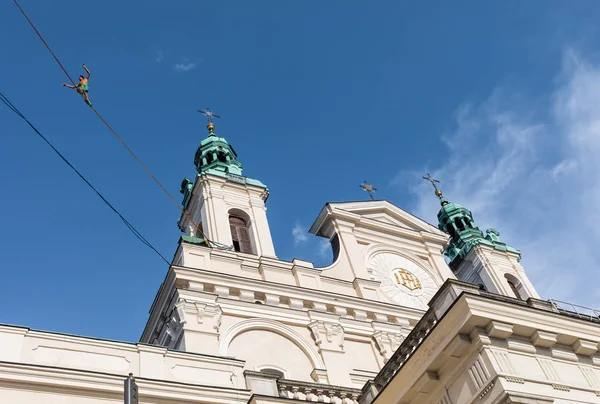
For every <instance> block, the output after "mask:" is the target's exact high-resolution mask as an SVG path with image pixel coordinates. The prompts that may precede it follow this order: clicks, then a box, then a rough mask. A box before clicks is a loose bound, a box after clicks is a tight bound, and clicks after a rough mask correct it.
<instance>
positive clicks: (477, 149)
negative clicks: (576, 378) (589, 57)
mask: <svg viewBox="0 0 600 404" xmlns="http://www.w3.org/2000/svg"><path fill="white" fill-rule="evenodd" d="M553 83H554V84H555V88H553V91H552V92H553V94H552V96H551V97H549V98H548V99H547V100H546V104H545V105H539V103H538V102H535V101H533V100H535V99H538V98H535V97H532V99H531V100H526V99H524V98H523V96H522V95H519V94H509V93H508V92H506V91H502V90H499V89H498V90H496V91H494V92H493V94H492V95H491V96H490V98H489V99H488V100H487V101H485V102H483V103H481V104H480V105H468V106H464V107H462V108H460V109H459V111H458V113H457V116H456V121H457V128H456V130H455V131H454V132H453V133H450V134H448V135H446V136H444V137H443V141H444V142H445V143H446V145H447V146H448V148H449V155H448V158H447V160H446V161H444V162H442V163H441V164H440V165H439V166H438V167H423V168H422V169H420V170H419V172H414V173H408V172H404V173H401V174H399V176H398V178H397V180H398V181H397V182H400V181H399V180H402V181H407V180H408V181H409V183H411V184H413V187H412V191H413V192H414V193H415V194H416V196H417V203H416V206H415V213H416V214H417V215H418V216H420V217H423V218H426V219H427V220H429V221H430V222H432V223H437V220H436V214H437V211H438V210H439V202H438V201H437V198H435V196H434V195H433V193H432V189H431V185H430V184H428V183H425V181H423V180H421V178H420V177H421V176H422V175H423V173H425V172H427V171H429V172H430V173H431V174H432V175H433V176H434V177H436V178H438V179H440V180H441V181H442V182H441V189H442V190H443V191H444V195H445V197H446V198H447V199H449V200H452V201H455V202H457V203H460V204H462V205H465V206H466V207H468V208H469V209H470V210H472V212H473V215H474V218H475V222H476V224H477V225H478V226H479V227H480V228H481V229H482V230H485V229H487V228H489V227H493V228H496V229H497V230H499V231H500V233H501V239H502V240H503V241H506V242H508V243H509V244H511V245H513V246H514V247H516V248H518V249H520V250H521V252H522V253H523V265H524V267H525V270H526V271H527V273H528V275H529V277H530V279H531V280H532V282H533V283H534V285H535V286H536V288H537V289H538V292H539V293H540V294H541V295H542V298H556V299H561V300H567V301H571V302H573V303H579V304H584V305H590V306H594V307H596V308H600V292H598V291H597V288H596V287H595V286H594V285H595V279H596V278H597V274H598V270H599V267H598V266H599V264H600V249H599V248H598V247H597V246H598V245H599V243H600V228H599V227H598V223H599V221H600V209H599V206H600V176H599V175H598V174H599V173H600V158H599V157H598V156H599V155H600V66H598V65H594V64H591V63H589V62H588V61H586V60H584V59H582V58H581V57H580V56H579V55H578V54H577V53H575V52H572V51H571V52H567V53H566V56H565V58H564V62H563V69H562V71H561V73H560V75H559V77H558V79H557V80H556V81H555V82H553ZM540 116H544V117H545V118H544V119H540V118H536V117H540ZM404 183H406V182H404Z"/></svg>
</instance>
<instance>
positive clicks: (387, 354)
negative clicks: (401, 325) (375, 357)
mask: <svg viewBox="0 0 600 404" xmlns="http://www.w3.org/2000/svg"><path fill="white" fill-rule="evenodd" d="M373 339H375V342H376V343H377V348H378V349H379V353H380V354H381V356H383V361H384V362H387V361H388V360H389V359H390V358H391V357H392V355H393V354H394V352H396V350H397V349H398V347H400V344H402V341H404V335H402V334H401V333H400V332H388V331H375V333H374V334H373Z"/></svg>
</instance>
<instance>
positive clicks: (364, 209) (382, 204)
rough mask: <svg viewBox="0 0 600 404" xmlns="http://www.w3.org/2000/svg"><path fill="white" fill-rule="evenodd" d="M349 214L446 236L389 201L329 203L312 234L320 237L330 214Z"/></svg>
mask: <svg viewBox="0 0 600 404" xmlns="http://www.w3.org/2000/svg"><path fill="white" fill-rule="evenodd" d="M336 212H339V213H347V214H350V215H353V216H355V217H356V218H357V219H359V220H360V221H363V222H365V223H366V222H369V221H372V222H377V223H380V224H384V225H390V226H396V227H400V228H403V229H407V230H412V231H417V232H427V233H432V234H436V235H442V236H445V233H444V232H442V231H440V230H439V229H438V228H437V227H436V226H434V225H432V224H430V223H427V222H426V221H424V220H422V219H420V218H418V217H416V216H414V215H412V214H410V213H408V212H407V211H405V210H404V209H401V208H399V207H398V206H396V205H394V204H392V203H390V202H388V201H361V202H340V203H328V204H327V205H326V206H325V208H323V211H321V214H320V215H319V217H318V218H317V220H316V221H315V223H314V224H313V226H312V227H311V233H314V234H317V235H319V233H320V231H319V230H320V229H321V227H322V226H323V225H324V224H325V221H326V218H327V217H328V216H330V214H334V215H335V213H336Z"/></svg>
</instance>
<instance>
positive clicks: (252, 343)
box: [228, 330, 313, 382]
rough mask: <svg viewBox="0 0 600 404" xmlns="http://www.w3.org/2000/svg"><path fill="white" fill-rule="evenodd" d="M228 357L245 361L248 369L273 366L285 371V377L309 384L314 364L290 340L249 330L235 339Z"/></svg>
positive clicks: (260, 331)
mask: <svg viewBox="0 0 600 404" xmlns="http://www.w3.org/2000/svg"><path fill="white" fill-rule="evenodd" d="M228 353H229V355H231V356H233V357H236V358H240V359H242V358H243V359H244V360H245V361H246V366H247V368H248V369H251V370H258V369H259V368H260V367H261V366H268V365H275V366H276V367H278V368H280V369H285V370H286V372H285V373H286V377H287V378H289V379H293V380H302V381H307V382H312V381H313V380H312V378H311V376H310V374H311V372H312V371H313V365H312V364H311V362H310V359H309V358H308V357H307V355H306V354H305V353H304V352H303V351H302V350H301V349H300V348H299V347H298V346H297V345H296V344H295V343H294V342H292V341H290V340H289V339H287V338H285V337H283V336H281V335H279V334H277V333H275V332H272V331H264V330H250V331H246V332H244V333H242V334H239V335H238V336H236V337H235V338H234V339H233V341H232V342H231V345H229V350H228Z"/></svg>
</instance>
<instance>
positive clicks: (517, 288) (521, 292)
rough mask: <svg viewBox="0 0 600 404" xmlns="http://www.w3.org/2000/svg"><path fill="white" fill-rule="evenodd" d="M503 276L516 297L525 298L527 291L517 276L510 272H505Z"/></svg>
mask: <svg viewBox="0 0 600 404" xmlns="http://www.w3.org/2000/svg"><path fill="white" fill-rule="evenodd" d="M504 278H506V282H507V283H508V286H510V290H512V292H513V293H514V295H515V297H516V298H517V299H519V300H525V299H527V298H528V297H529V296H528V295H527V291H526V290H525V288H524V287H523V285H522V284H521V282H520V281H519V280H518V279H517V278H515V277H514V276H513V275H511V274H505V275H504Z"/></svg>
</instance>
